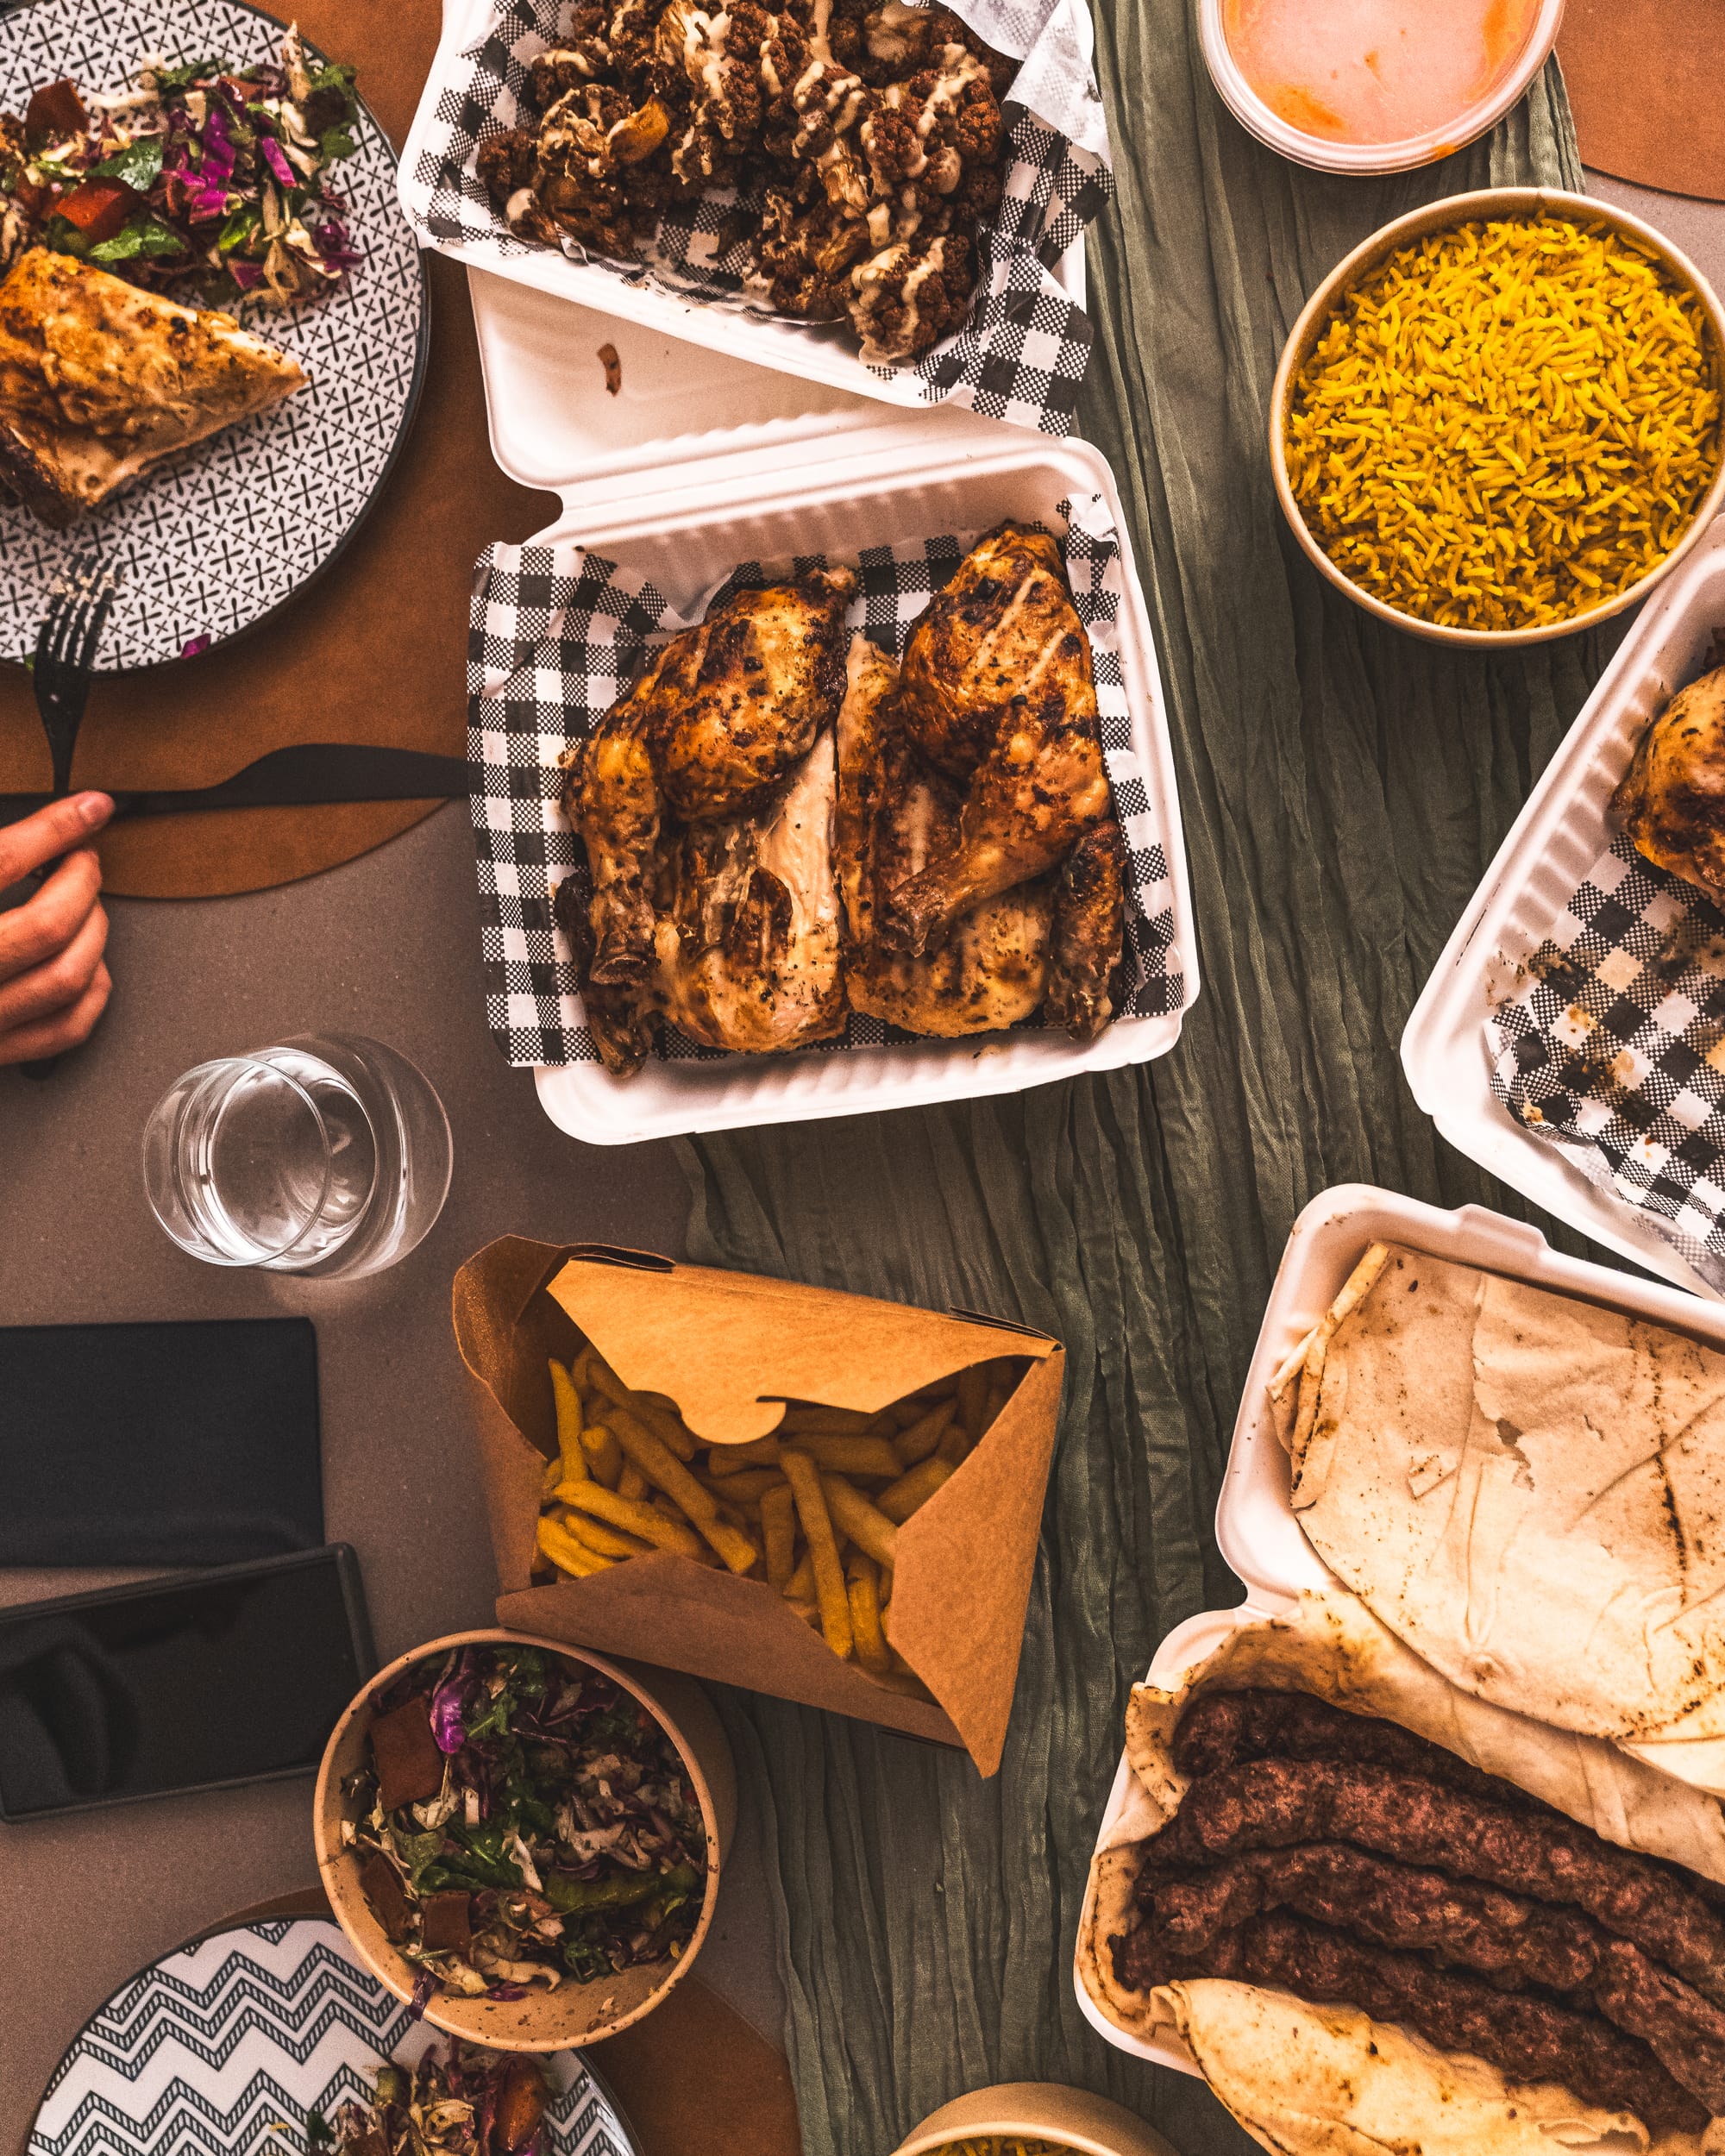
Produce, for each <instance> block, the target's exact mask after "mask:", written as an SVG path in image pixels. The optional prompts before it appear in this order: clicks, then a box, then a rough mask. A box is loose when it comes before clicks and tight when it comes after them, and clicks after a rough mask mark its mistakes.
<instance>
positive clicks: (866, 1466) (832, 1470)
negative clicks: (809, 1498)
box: [797, 1437, 905, 1482]
mask: <svg viewBox="0 0 1725 2156" xmlns="http://www.w3.org/2000/svg"><path fill="white" fill-rule="evenodd" d="M797 1449H798V1450H799V1451H802V1452H806V1453H807V1454H808V1456H809V1457H810V1459H812V1461H813V1462H814V1463H815V1465H816V1466H817V1467H818V1468H820V1469H822V1470H824V1471H825V1473H827V1474H829V1475H862V1476H870V1475H884V1476H888V1478H889V1479H891V1480H892V1481H894V1482H896V1481H897V1479H898V1477H899V1476H900V1474H901V1473H902V1472H903V1471H904V1465H905V1463H904V1462H903V1461H902V1460H900V1457H899V1456H898V1453H897V1451H895V1450H894V1447H893V1446H892V1445H888V1442H887V1440H886V1439H885V1438H836V1437H835V1438H800V1440H799V1442H798V1448H797Z"/></svg>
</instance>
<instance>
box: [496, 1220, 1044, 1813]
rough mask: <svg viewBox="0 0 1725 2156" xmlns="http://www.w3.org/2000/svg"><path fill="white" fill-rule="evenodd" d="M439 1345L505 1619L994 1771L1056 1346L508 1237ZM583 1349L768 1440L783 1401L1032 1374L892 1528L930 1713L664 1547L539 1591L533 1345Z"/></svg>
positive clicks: (636, 1256)
mask: <svg viewBox="0 0 1725 2156" xmlns="http://www.w3.org/2000/svg"><path fill="white" fill-rule="evenodd" d="M455 1338H456V1342H457V1344H458V1345H459V1346H460V1348H461V1357H462V1360H463V1361H464V1362H465V1363H467V1369H468V1370H469V1372H470V1373H471V1374H472V1376H473V1378H474V1395H475V1400H476V1404H477V1412H478V1417H479V1426H480V1459H481V1463H482V1468H483V1472H484V1476H485V1485H486V1502H487V1504H488V1506H489V1507H490V1513H491V1529H492V1543H493V1545H494V1546H495V1548H496V1551H497V1565H498V1582H499V1593H498V1599H497V1619H498V1622H499V1624H500V1625H505V1626H510V1627H511V1628H512V1629H514V1630H517V1631H522V1632H535V1633H547V1634H549V1635H550V1636H551V1637H552V1638H554V1639H567V1640H568V1641H570V1642H571V1644H572V1645H577V1646H591V1647H598V1648H599V1649H601V1650H605V1651H610V1652H612V1653H616V1654H626V1655H631V1656H634V1657H636V1658H638V1659H640V1660H642V1661H645V1662H656V1663H659V1664H663V1665H665V1666H667V1667H668V1668H671V1669H674V1670H688V1671H691V1672H692V1673H693V1675H695V1676H697V1677H712V1678H714V1679H716V1680H717V1681H718V1682H719V1683H726V1684H740V1685H743V1686H745V1687H747V1688H749V1689H751V1690H754V1691H757V1692H770V1693H773V1694H775V1695H777V1696H778V1697H780V1698H781V1699H793V1700H802V1701H805V1702H807V1703H808V1704H809V1705H810V1706H812V1707H824V1708H830V1709H831V1710H832V1711H833V1712H834V1713H836V1714H854V1715H856V1716H858V1717H860V1718H861V1719H862V1720H865V1721H872V1722H879V1723H881V1725H882V1726H883V1727H886V1728H888V1729H899V1730H904V1731H906V1732H907V1733H910V1734H911V1735H913V1736H919V1737H929V1738H934V1739H938V1740H940V1741H941V1742H944V1743H946V1744H956V1745H963V1747H964V1748H965V1749H966V1750H967V1751H968V1752H969V1754H970V1756H971V1758H973V1759H974V1760H975V1763H976V1765H977V1767H978V1768H979V1769H980V1770H981V1771H982V1773H984V1774H993V1773H994V1771H996V1770H997V1768H998V1767H999V1765H1000V1751H1001V1746H1002V1745H1003V1744H1004V1742H1005V1740H1006V1732H1007V1717H1008V1715H1009V1714H1011V1712H1012V1703H1013V1684H1014V1683H1015V1681H1016V1679H1017V1676H1018V1665H1019V1649H1020V1647H1021V1645H1022V1644H1023V1638H1024V1620H1025V1606H1026V1602H1027V1601H1028V1599H1029V1595H1030V1583H1031V1573H1032V1567H1033V1565H1034V1564H1035V1561H1036V1545H1037V1535H1038V1529H1039V1527H1040V1525H1041V1520H1042V1502H1043V1494H1044V1489H1045V1486H1046V1484H1047V1481H1048V1468H1049V1461H1050V1459H1051V1456H1052V1453H1053V1449H1054V1432H1055V1424H1056V1420H1057V1416H1058V1413H1059V1407H1060V1388H1061V1382H1062V1377H1063V1370H1064V1361H1065V1358H1064V1355H1063V1351H1062V1349H1061V1347H1060V1344H1059V1343H1058V1342H1057V1341H1056V1340H1051V1339H1050V1338H1048V1337H1047V1336H1046V1335H1045V1334H1043V1333H1038V1332H1026V1331H1024V1330H1023V1329H1022V1328H1021V1327H1019V1326H1012V1325H1007V1324H1006V1323H1004V1322H1001V1321H999V1320H995V1319H986V1318H975V1317H971V1316H963V1317H957V1316H954V1317H943V1316H940V1315H938V1314H937V1313H934V1312H932V1311H928V1310H913V1309H910V1308H907V1307H906V1306H904V1305H903V1304H900V1303H890V1302H876V1301H875V1300H871V1299H870V1298H869V1297H866V1296H862V1295H847V1294H836V1293H834V1292H833V1291H831V1289H828V1288H805V1287H801V1286H799V1285H798V1284H797V1283H795V1282H787V1281H780V1280H767V1279H762V1278H758V1277H756V1275H752V1274H748V1273H727V1272H716V1271H712V1270H710V1269H705V1268H702V1267H700V1266H695V1265H678V1264H674V1263H672V1262H671V1260H670V1259H668V1258H664V1257H653V1256H651V1255H649V1254H648V1253H645V1252H641V1251H635V1250H612V1249H608V1248H605V1247H603V1246H600V1245H597V1244H569V1245H566V1246H564V1247H563V1248H561V1249H559V1248H558V1247H556V1246H555V1244H549V1243H535V1242H529V1241H527V1240H525V1239H524V1238H521V1237H518V1236H506V1237H505V1238H503V1239H502V1240H501V1241H499V1242H496V1243H492V1244H490V1245H488V1246H487V1248H486V1249H485V1250H481V1251H480V1253H479V1255H478V1256H477V1257H474V1258H472V1259H470V1260H469V1261H468V1263H467V1264H466V1265H464V1266H463V1267H462V1268H461V1271H460V1272H459V1273H458V1274H457V1275H455ZM582 1339H586V1340H590V1341H591V1342H592V1343H593V1345H594V1346H595V1347H596V1348H597V1349H598V1351H599V1353H600V1354H601V1355H602V1356H603V1357H605V1360H606V1361H607V1362H608V1363H610V1364H611V1367H612V1369H614V1370H615V1371H616V1372H617V1374H618V1376H619V1377H620V1378H621V1379H622V1380H623V1382H624V1384H626V1385H629V1386H630V1387H632V1388H634V1389H636V1390H637V1391H641V1392H655V1393H662V1394H665V1395H667V1396H668V1397H669V1398H670V1399H672V1400H674V1401H676V1403H677V1406H678V1407H679V1408H680V1409H681V1413H682V1415H683V1419H684V1420H685V1421H686V1422H687V1424H688V1426H689V1427H690V1429H691V1430H693V1432H694V1433H695V1434H696V1436H697V1437H699V1438H700V1439H702V1441H703V1442H705V1443H708V1444H712V1445H727V1444H731V1445H741V1444H746V1443H748V1442H749V1441H750V1439H752V1438H764V1437H769V1436H771V1435H772V1433H773V1432H774V1430H775V1428H776V1426H777V1425H778V1423H779V1420H780V1418H781V1414H782V1413H783V1412H784V1410H783V1404H782V1403H783V1401H785V1400H799V1401H819V1402H820V1403H821V1404H822V1405H824V1406H828V1407H849V1408H853V1409H856V1410H859V1411H861V1412H862V1413H875V1412H877V1411H878V1410H879V1409H881V1408H882V1407H887V1406H888V1405H889V1404H890V1403H891V1402H892V1401H897V1400H901V1399H903V1398H904V1396H905V1395H906V1394H907V1393H913V1392H916V1391H919V1389H920V1388H922V1387H924V1386H925V1385H931V1384H933V1383H934V1382H936V1381H937V1380H938V1379H939V1378H943V1377H947V1376H951V1375H952V1374H953V1373H954V1372H955V1371H957V1370H961V1369H967V1368H969V1366H970V1365H971V1364H973V1363H982V1362H989V1361H993V1360H994V1359H996V1358H998V1357H1001V1356H1003V1355H1011V1356H1015V1357H1025V1358H1026V1361H1027V1363H1028V1368H1027V1369H1026V1375H1025V1376H1024V1377H1023V1379H1022V1380H1021V1382H1019V1386H1018V1388H1017V1389H1016V1391H1015V1392H1013V1395H1012V1396H1011V1397H1010V1398H1009V1399H1008V1400H1007V1403H1006V1405H1005V1406H1004V1407H1002V1408H1001V1410H1000V1413H999V1415H998V1416H997V1418H996V1419H995V1420H994V1424H993V1425H992V1426H991V1427H990V1428H989V1429H988V1431H987V1432H985V1433H984V1435H983V1437H982V1439H981V1441H980V1442H979V1443H978V1445H976V1448H975V1451H973V1452H972V1453H971V1454H970V1456H969V1458H968V1459H966V1460H965V1461H964V1462H963V1464H962V1465H961V1466H960V1467H959V1468H958V1469H957V1472H956V1473H955V1474H954V1475H953V1476H952V1478H951V1480H950V1482H947V1483H946V1484H945V1485H944V1487H943V1488H942V1489H940V1490H938V1492H937V1493H936V1495H934V1496H933V1497H931V1498H930V1499H929V1501H927V1503H926V1504H925V1505H924V1506H923V1507H922V1508H921V1510H920V1511H919V1512H918V1513H917V1514H914V1516H913V1518H912V1519H911V1520H909V1521H907V1522H906V1525H905V1526H902V1527H900V1530H899V1563H898V1565H897V1568H896V1572H895V1577H894V1589H893V1598H892V1601H891V1604H890V1606H889V1609H888V1618H887V1631H888V1638H889V1639H890V1640H891V1642H892V1644H893V1645H894V1647H895V1648H896V1649H897V1651H899V1653H900V1654H901V1655H902V1656H903V1657H904V1658H905V1660H906V1662H908V1663H909V1664H910V1665H911V1667H912V1668H913V1670H915V1671H916V1673H917V1675H918V1676H919V1677H920V1678H921V1679H922V1681H923V1683H925V1684H926V1685H927V1687H928V1689H929V1690H930V1691H931V1693H932V1694H933V1695H934V1698H935V1700H936V1701H938V1702H939V1704H938V1706H937V1705H932V1704H931V1703H930V1702H927V1701H925V1700H918V1699H912V1698H906V1697H905V1696H904V1695H902V1694H900V1693H896V1692H894V1691H891V1690H889V1689H888V1688H887V1687H886V1686H884V1685H880V1684H876V1683H875V1682H874V1681H873V1680H872V1679H871V1678H870V1677H868V1676H867V1675H866V1673H865V1672H864V1671H862V1670H860V1669H858V1668H857V1667H856V1665H855V1664H852V1663H849V1662H842V1661H840V1660H839V1659H838V1658H837V1656H836V1655H834V1654H833V1653H832V1652H831V1651H830V1650H829V1649H828V1647H827V1646H826V1645H825V1641H824V1640H823V1639H821V1638H820V1635H819V1633H817V1632H813V1631H811V1630H810V1628H809V1627H808V1626H806V1624H805V1623H804V1622H803V1621H802V1620H801V1619H800V1618H799V1617H798V1616H797V1615H796V1614H794V1612H793V1611H792V1610H791V1609H789V1608H787V1606H786V1604H785V1603H784V1602H783V1601H781V1598H780V1597H779V1595H777V1594H776V1593H775V1591H774V1589H772V1588H770V1587H769V1586H768V1585H767V1583H765V1582H764V1581H763V1580H759V1579H738V1578H737V1577H735V1576H732V1575H731V1574H730V1573H727V1572H724V1571H720V1570H709V1569H707V1568H706V1567H705V1566H702V1565H699V1564H694V1563H693V1562H692V1561H691V1560H690V1559H688V1558H687V1557H677V1556H674V1555H671V1554H668V1553H664V1552H655V1554H654V1555H652V1556H650V1557H630V1558H628V1559H626V1560H625V1561H624V1562H622V1563H620V1564H617V1565H614V1566H613V1567H612V1569H611V1570H609V1571H605V1572H601V1573H598V1574H596V1575H594V1576H593V1577H592V1578H590V1579H581V1580H574V1579H568V1578H560V1579H558V1580H556V1581H555V1583H545V1584H543V1585H539V1586H535V1585H534V1584H533V1583H532V1580H531V1571H532V1566H533V1562H534V1556H535V1545H534V1532H535V1526H536V1521H537V1520H538V1516H539V1501H540V1483H541V1480H542V1476H543V1470H544V1465H545V1462H546V1461H547V1460H548V1459H549V1458H550V1457H551V1456H552V1455H553V1454H554V1453H555V1451H556V1434H555V1432H556V1422H555V1412H554V1409H553V1406H552V1401H551V1388H550V1383H549V1378H548V1376H547V1371H546V1363H547V1361H548V1358H549V1357H554V1356H555V1357H557V1358H558V1359H559V1360H560V1361H567V1360H568V1359H569V1358H570V1357H572V1356H573V1355H574V1354H575V1353H577V1352H578V1351H579V1349H580V1343H581V1340H582Z"/></svg>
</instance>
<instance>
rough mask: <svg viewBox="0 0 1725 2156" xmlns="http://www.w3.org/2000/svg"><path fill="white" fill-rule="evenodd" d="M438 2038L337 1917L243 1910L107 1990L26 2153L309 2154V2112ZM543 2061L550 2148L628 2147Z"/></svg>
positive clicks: (572, 2076) (588, 2085) (604, 2112)
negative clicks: (553, 2090) (552, 2085)
mask: <svg viewBox="0 0 1725 2156" xmlns="http://www.w3.org/2000/svg"><path fill="white" fill-rule="evenodd" d="M436 2042H441V2038H439V2037H438V2036H437V2034H436V2031H435V2030H434V2029H430V2028H426V2026H425V2024H424V2023H423V2021H417V2022H416V2021H409V2019H408V2017H407V2009H406V2008H405V2006H404V2005H403V2004H402V2003H401V2002H400V2000H399V1999H398V1998H396V1997H394V1996H392V1994H391V1993H390V1992H387V1991H386V1990H384V1988H383V1986H382V1985H381V1984H380V1983H379V1982H378V1981H377V1979H376V1977H373V1976H372V1975H371V1973H370V1972H369V1971H367V1970H365V1969H362V1968H361V1966H360V1965H359V1963H358V1962H357V1961H355V1960H354V1955H353V1951H352V1949H351V1948H350V1947H349V1946H348V1942H347V1940H345V1939H344V1938H343V1936H342V1933H341V1931H340V1930H339V1928H338V1927H336V1925H334V1924H331V1923H329V1922H327V1921H324V1920H323V1919H322V1918H296V1919H293V1920H292V1921H280V1922H273V1923H264V1924H248V1925H245V1926H244V1927H242V1928H241V1929H239V1930H236V1931H231V1932H221V1933H218V1934H216V1937H215V1938H214V1939H206V1940H204V1941H203V1943H202V1944H201V1945H199V1946H189V1947H187V1948H186V1949H185V1952H183V1953H178V1954H170V1955H169V1956H168V1957H167V1959H166V1960H165V1961H159V1962H158V1963H157V1964H156V1965H155V1966H154V1968H153V1969H146V1970H145V1971H144V1972H143V1974H142V1975H141V1976H137V1977H133V1978H132V1980H131V1982H130V1983H129V1984H127V1985H125V1987H124V1988H123V1989H122V1990H119V1991H117V1992H116V1994H115V1995H114V1996H113V1997H112V1998H111V1999H110V2000H109V2002H108V2003H107V2005H106V2006H104V2007H103V2008H102V2009H101V2010H100V2012H99V2013H97V2015H95V2016H94V2017H93V2018H92V2019H91V2021H89V2022H87V2023H86V2024H85V2028H84V2030H83V2032H82V2034H80V2035H79V2036H78V2039H77V2040H76V2042H75V2043H74V2044H73V2045H72V2049H71V2050H70V2051H69V2052H68V2053H66V2057H65V2058H64V2059H62V2060H61V2061H60V2069H59V2071H58V2072H56V2074H55V2075H54V2078H53V2081H52V2082H51V2083H50V2084H48V2092H47V2096H45V2097H44V2099H43V2101H42V2108H41V2111H40V2112H39V2113H38V2114H37V2116H36V2123H35V2126H34V2129H33V2130H32V2132H31V2134H30V2139H29V2142H28V2147H27V2151H26V2156H306V2140H305V2115H306V2113H307V2112H308V2111H321V2112H323V2114H324V2115H325V2116H326V2117H327V2116H328V2115H329V2114H330V2113H331V2112H332V2111H333V2110H334V2109H335V2108H336V2105H337V2104H339V2103H343V2102H344V2101H346V2099H347V2098H348V2097H349V2096H360V2095H361V2094H363V2092H364V2090H365V2089H366V2088H367V2085H368V2082H369V2077H370V2070H371V2069H373V2068H374V2067H376V2066H377V2065H379V2064H380V2062H382V2061H383V2060H385V2059H397V2060H399V2061H401V2062H402V2063H404V2064H406V2063H409V2062H411V2061H412V2060H414V2059H418V2058H419V2057H420V2056H421V2055H422V2054H423V2053H424V2052H425V2051H427V2050H428V2049H429V2048H430V2046H431V2045H432V2044H433V2043H436ZM548 2063H549V2065H550V2068H551V2072H552V2078H553V2079H554V2080H555V2081H556V2082H557V2083H558V2084H559V2085H560V2087H561V2090H562V2094H561V2096H559V2097H558V2098H557V2099H556V2101H555V2103H553V2104H552V2106H551V2110H550V2113H549V2122H550V2128H551V2131H550V2134H549V2145H550V2149H551V2152H552V2156H638V2152H637V2149H636V2146H635V2143H634V2141H633V2140H632V2139H631V2138H630V2134H629V2132H628V2129H627V2128H625V2127H624V2123H623V2121H622V2119H621V2117H620V2116H619V2115H618V2110H617V2108H616V2105H615V2103H613V2102H612V2096H611V2094H610V2091H609V2090H607V2089H606V2088H605V2085H604V2084H603V2083H602V2082H601V2081H600V2080H599V2078H598V2077H597V2075H595V2074H594V2073H593V2071H592V2069H591V2068H590V2067H589V2066H587V2065H586V2063H585V2062H584V2061H583V2060H582V2059H581V2057H580V2053H577V2052H572V2051H565V2052H558V2053H556V2054H555V2056H554V2057H553V2058H552V2059H550V2060H549V2062H548ZM284 2129H285V2130H284Z"/></svg>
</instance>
